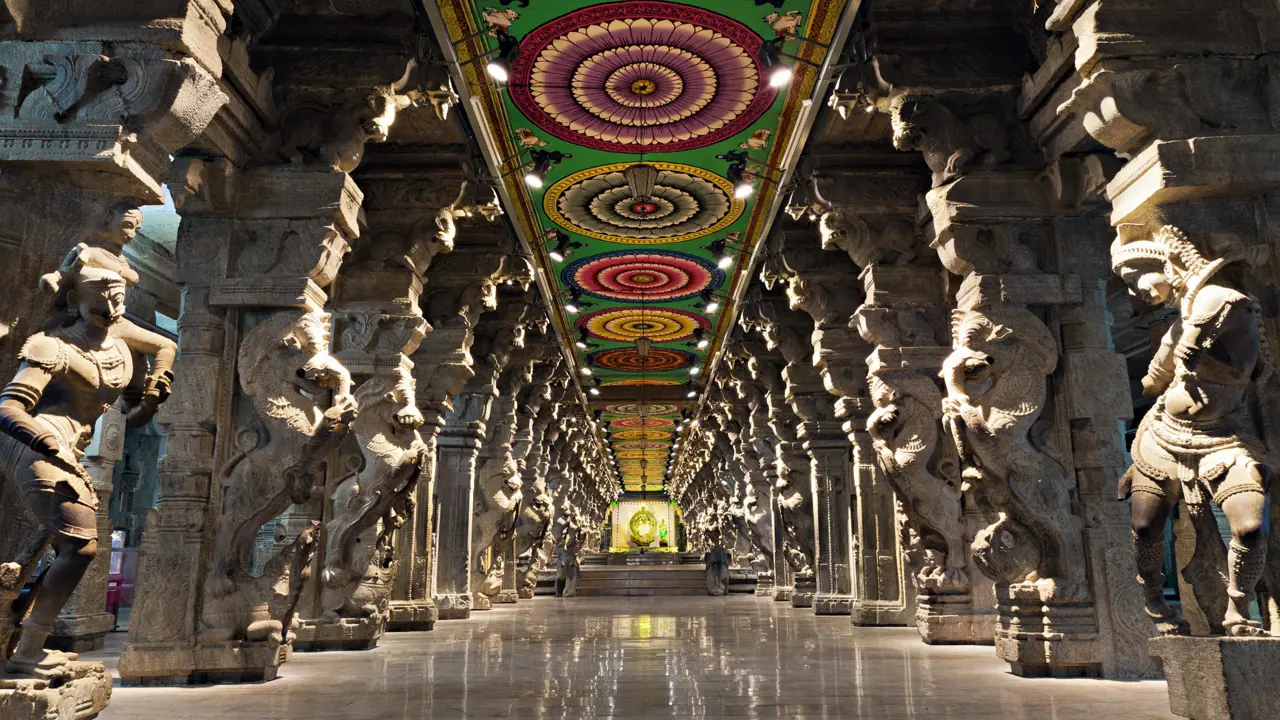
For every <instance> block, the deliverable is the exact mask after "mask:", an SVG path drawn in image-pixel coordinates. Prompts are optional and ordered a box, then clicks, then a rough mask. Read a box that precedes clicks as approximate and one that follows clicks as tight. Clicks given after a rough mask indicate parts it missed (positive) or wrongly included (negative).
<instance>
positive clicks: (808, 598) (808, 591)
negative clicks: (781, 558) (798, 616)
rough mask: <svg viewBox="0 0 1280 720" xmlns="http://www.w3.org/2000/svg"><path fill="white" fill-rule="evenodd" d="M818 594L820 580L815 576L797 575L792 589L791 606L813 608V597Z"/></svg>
mask: <svg viewBox="0 0 1280 720" xmlns="http://www.w3.org/2000/svg"><path fill="white" fill-rule="evenodd" d="M817 594H818V582H817V580H816V579H815V578H813V577H808V576H803V577H800V576H798V577H796V584H795V587H794V588H793V589H792V591H791V607H793V608H811V607H813V598H814V596H815V595H817Z"/></svg>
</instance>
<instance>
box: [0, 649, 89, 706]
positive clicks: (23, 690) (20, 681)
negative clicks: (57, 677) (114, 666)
mask: <svg viewBox="0 0 1280 720" xmlns="http://www.w3.org/2000/svg"><path fill="white" fill-rule="evenodd" d="M71 673H72V679H71V680H70V681H69V682H64V683H61V684H58V685H54V684H51V683H50V682H49V681H47V680H38V679H36V678H30V677H19V676H14V675H2V674H0V718H4V720H89V719H90V718H95V717H97V716H98V713H100V712H102V711H103V709H105V708H106V707H107V703H108V702H110V701H111V676H110V675H108V674H107V672H106V670H105V668H103V666H102V663H91V662H73V663H71Z"/></svg>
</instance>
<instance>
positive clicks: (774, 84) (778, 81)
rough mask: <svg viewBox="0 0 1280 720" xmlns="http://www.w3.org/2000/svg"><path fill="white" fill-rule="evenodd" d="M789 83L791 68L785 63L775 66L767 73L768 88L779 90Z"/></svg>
mask: <svg viewBox="0 0 1280 720" xmlns="http://www.w3.org/2000/svg"><path fill="white" fill-rule="evenodd" d="M789 82H791V66H790V65H787V64H786V63H779V64H778V65H775V66H774V68H773V70H771V71H770V72H769V87H771V88H780V87H783V86H785V85H786V84H787V83H789Z"/></svg>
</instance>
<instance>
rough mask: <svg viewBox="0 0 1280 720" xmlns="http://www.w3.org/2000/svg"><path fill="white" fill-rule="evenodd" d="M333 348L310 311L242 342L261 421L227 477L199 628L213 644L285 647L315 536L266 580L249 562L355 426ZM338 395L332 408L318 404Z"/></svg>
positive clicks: (243, 439) (250, 428)
mask: <svg viewBox="0 0 1280 720" xmlns="http://www.w3.org/2000/svg"><path fill="white" fill-rule="evenodd" d="M328 346H329V316H328V314H326V313H323V312H319V311H310V312H308V311H305V310H278V311H274V312H272V313H271V314H270V315H268V316H267V317H266V318H265V319H264V320H263V321H262V322H261V323H259V324H258V325H257V326H256V327H254V328H253V329H252V330H251V331H250V332H249V333H248V334H247V335H246V336H245V337H244V339H243V341H242V342H241V345H240V351H239V353H238V365H239V374H238V376H239V384H240V389H241V391H242V392H243V395H244V398H245V399H246V400H247V401H248V405H249V406H250V413H251V415H252V417H253V423H252V424H248V423H246V424H245V425H242V427H241V430H240V432H239V433H238V434H237V437H236V438H235V454H234V456H233V457H232V458H231V459H230V460H229V461H228V462H227V463H226V464H225V465H224V466H223V467H222V468H221V469H220V473H219V476H220V477H221V482H222V486H223V491H222V498H223V506H222V512H221V514H220V515H219V517H218V520H217V522H216V524H215V526H214V536H213V553H212V556H211V561H210V568H209V572H208V578H207V580H206V599H205V604H204V611H203V615H202V617H201V621H200V624H201V631H200V636H201V639H202V640H204V641H206V642H221V641H231V640H250V641H260V640H274V641H275V642H283V640H284V635H283V631H284V630H285V629H287V628H286V626H285V622H286V621H287V620H288V619H289V616H291V615H292V609H293V605H294V603H295V602H296V601H297V597H298V593H299V592H300V591H301V585H302V581H303V579H304V578H303V575H304V574H305V573H303V572H293V570H295V569H299V568H304V567H306V566H307V564H308V562H307V560H303V559H302V558H303V556H304V555H309V554H310V553H311V552H313V551H314V538H313V537H310V532H307V533H304V536H303V537H299V539H298V540H297V541H295V542H294V543H293V544H292V545H291V546H290V547H289V548H288V549H287V550H286V551H285V553H284V554H283V555H281V556H277V557H276V558H275V559H273V560H272V562H271V563H269V564H268V567H267V568H266V569H265V570H264V574H262V575H260V576H256V577H255V576H254V575H251V574H250V572H249V570H250V568H249V556H250V553H251V552H252V550H253V544H254V538H255V536H256V535H257V533H258V530H259V528H261V527H262V526H263V525H264V524H265V523H267V522H269V521H271V520H272V519H273V518H275V517H276V516H278V515H279V514H280V513H282V512H283V511H284V510H285V509H286V508H288V507H289V505H290V504H292V503H304V502H306V501H307V500H308V499H309V498H310V496H311V491H312V487H313V485H314V482H315V476H316V473H317V472H318V471H319V469H320V466H321V464H322V463H323V462H324V461H325V459H326V457H327V456H328V455H329V453H330V452H332V451H333V450H334V449H336V447H337V445H338V443H339V442H340V441H341V440H342V438H343V437H344V436H345V435H346V433H347V431H348V430H349V428H350V426H351V422H352V421H353V420H354V419H355V416H356V410H357V404H356V400H355V398H354V397H353V396H352V395H351V376H350V375H349V374H348V372H347V370H346V368H344V367H342V365H341V364H339V363H338V361H337V360H335V359H334V358H333V357H332V356H330V355H329V352H328ZM330 392H332V393H333V400H332V404H330V405H327V406H325V405H322V404H319V403H317V402H316V401H314V400H312V398H313V397H325V396H326V395H328V394H329V393H330ZM286 556H289V557H291V558H292V561H290V560H289V559H288V558H287V557H286ZM308 559H309V558H308ZM267 572H273V573H275V574H274V575H271V574H266V573H267Z"/></svg>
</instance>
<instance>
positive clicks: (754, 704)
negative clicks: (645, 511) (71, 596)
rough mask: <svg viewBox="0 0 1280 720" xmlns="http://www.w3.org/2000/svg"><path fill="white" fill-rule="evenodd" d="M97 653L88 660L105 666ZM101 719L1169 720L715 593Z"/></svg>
mask: <svg viewBox="0 0 1280 720" xmlns="http://www.w3.org/2000/svg"><path fill="white" fill-rule="evenodd" d="M115 637H118V636H115ZM117 644H118V643H117ZM111 654H112V653H111V651H110V645H109V646H108V650H107V651H104V652H102V653H94V654H93V656H92V657H91V659H99V660H107V661H108V668H109V669H111V667H110V662H111ZM100 717H101V718H103V720H186V719H187V718H200V719H201V720H207V719H209V718H215V719H216V720H262V719H263V718H270V719H271V720H293V719H294V718H307V720H329V719H330V718H342V719H343V720H374V719H382V718H387V719H390V718H397V719H399V718H405V719H406V720H415V719H417V718H462V717H466V718H497V717H510V718H567V717H572V718H582V717H625V718H663V717H672V718H685V717H733V718H788V719H790V718H797V719H800V718H876V719H877V720H891V719H895V718H952V719H954V720H969V719H970V718H984V719H985V718H1008V719H1010V720H1013V719H1017V718H1035V719H1036V720H1092V719H1094V718H1099V717H1124V718H1127V720H1148V719H1154V718H1170V717H1174V716H1172V715H1170V714H1169V712H1168V702H1167V699H1166V697H1165V683H1164V682H1162V681H1141V682H1116V681H1109V680H1069V679H1025V678H1017V677H1014V676H1012V675H1010V674H1009V673H1008V671H1007V669H1006V667H1005V666H1004V665H1003V663H1002V662H1001V661H1000V660H999V659H997V658H996V657H995V656H994V655H993V654H992V652H991V649H990V648H987V647H980V646H972V645H970V646H929V645H924V644H922V643H921V642H920V639H919V635H918V634H917V633H916V631H915V629H914V628H869V627H861V628H859V627H853V626H852V625H850V624H849V622H848V619H847V618H841V617H831V616H816V615H814V614H813V613H811V612H805V611H803V610H799V609H794V608H792V607H791V606H790V605H789V604H787V603H777V602H771V601H769V600H767V599H763V598H755V597H750V596H743V595H731V596H728V597H719V598H714V597H707V596H703V597H637V598H553V597H538V598H535V599H534V600H530V601H525V602H521V603H520V604H518V605H508V606H498V607H495V608H494V610H492V611H491V612H487V613H476V614H473V615H472V617H471V619H469V620H458V621H453V622H447V623H440V624H439V625H437V626H436V629H435V630H434V631H432V632H430V633H393V634H390V635H387V636H386V637H385V638H383V641H382V643H380V644H379V645H378V647H377V648H376V649H374V650H370V651H367V652H349V653H298V654H296V655H294V657H293V659H292V660H290V661H289V663H288V664H287V665H285V666H284V667H282V668H281V671H280V677H279V678H277V679H276V680H274V681H272V682H269V683H264V684H258V685H220V686H203V687H187V688H135V687H118V686H117V687H116V688H115V690H114V691H113V695H112V699H111V705H110V706H108V707H107V709H106V710H105V711H104V712H103V713H102V715H101V716H100Z"/></svg>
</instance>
